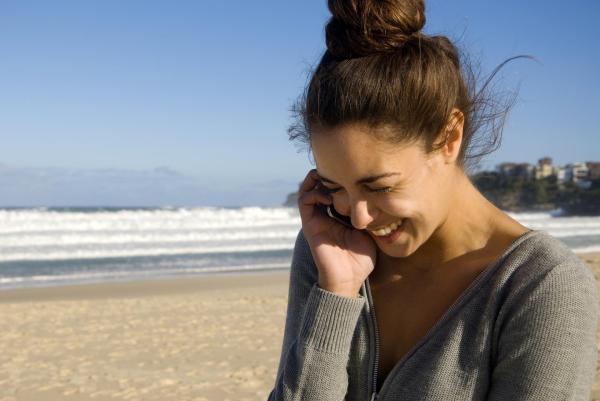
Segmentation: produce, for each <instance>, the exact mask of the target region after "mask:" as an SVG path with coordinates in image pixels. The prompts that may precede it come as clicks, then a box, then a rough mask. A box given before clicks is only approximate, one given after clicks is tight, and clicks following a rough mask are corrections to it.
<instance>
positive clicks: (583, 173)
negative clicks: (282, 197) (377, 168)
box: [283, 157, 600, 216]
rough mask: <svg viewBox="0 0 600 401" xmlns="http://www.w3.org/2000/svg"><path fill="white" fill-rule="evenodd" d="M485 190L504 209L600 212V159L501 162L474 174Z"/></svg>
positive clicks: (294, 197) (293, 199) (291, 198)
mask: <svg viewBox="0 0 600 401" xmlns="http://www.w3.org/2000/svg"><path fill="white" fill-rule="evenodd" d="M470 178H471V181H472V182H473V184H474V185H475V186H476V187H477V188H478V189H479V190H480V191H481V193H482V194H483V195H484V196H485V197H486V198H487V199H489V200H490V201H491V202H492V203H494V204H495V205H496V206H497V207H499V208H500V209H502V210H506V211H512V212H527V211H550V210H557V209H561V210H562V213H563V214H564V215H570V216H600V162H596V161H588V162H578V163H569V164H566V165H564V166H555V165H553V164H552V158H550V157H544V158H542V159H539V160H538V162H537V164H530V163H511V162H507V163H501V164H499V165H497V166H496V169H495V170H490V171H479V172H477V173H475V174H473V175H471V176H470ZM297 201H298V194H297V192H293V193H290V194H289V195H288V196H287V199H286V201H285V202H284V204H283V205H284V206H296V205H297Z"/></svg>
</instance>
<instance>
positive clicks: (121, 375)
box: [0, 253, 600, 401]
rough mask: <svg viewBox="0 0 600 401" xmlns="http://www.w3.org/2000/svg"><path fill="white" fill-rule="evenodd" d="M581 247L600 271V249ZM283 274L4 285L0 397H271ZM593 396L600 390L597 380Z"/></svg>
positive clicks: (16, 400)
mask: <svg viewBox="0 0 600 401" xmlns="http://www.w3.org/2000/svg"><path fill="white" fill-rule="evenodd" d="M580 256H581V257H582V259H583V260H585V261H586V262H587V263H588V265H589V266H590V267H592V269H593V270H594V274H595V275H596V278H597V279H598V280H600V253H598V254H584V255H580ZM288 279H289V274H288V273H287V272H268V273H254V274H245V275H243V274H235V275H234V274H228V275H219V276H207V277H194V278H181V279H161V280H147V281H139V282H128V283H105V284H86V285H77V286H62V287H50V288H36V289H19V290H3V291H0V316H1V317H2V319H1V320H0V350H1V351H2V352H0V401H34V400H35V401H40V400H43V401H55V400H78V401H79V400H81V401H87V400H144V401H146V400H148V401H151V400H161V401H186V400H195V401H200V400H204V401H227V400H231V401H243V400H264V401H266V399H267V396H268V394H269V392H270V390H271V388H272V386H273V383H274V380H275V374H276V371H277V364H278V362H279V353H280V347H281V342H282V339H283V329H284V325H285V309H286V304H287V290H288V289H287V285H288ZM599 282H600V281H599ZM599 338H600V337H599ZM592 395H593V399H598V400H600V384H599V382H598V380H597V381H596V384H595V386H594V389H593V392H592Z"/></svg>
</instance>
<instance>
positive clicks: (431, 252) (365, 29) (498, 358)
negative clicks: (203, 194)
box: [269, 0, 598, 401]
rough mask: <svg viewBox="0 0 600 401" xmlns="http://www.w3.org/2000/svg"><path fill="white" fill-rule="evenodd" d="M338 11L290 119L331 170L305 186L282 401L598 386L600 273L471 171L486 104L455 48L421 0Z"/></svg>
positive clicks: (569, 390)
mask: <svg viewBox="0 0 600 401" xmlns="http://www.w3.org/2000/svg"><path fill="white" fill-rule="evenodd" d="M329 9H330V11H331V12H332V14H333V17H332V18H331V20H330V21H329V23H328V25H327V28H326V40H327V48H328V49H327V51H326V52H325V54H324V55H323V57H322V59H321V61H320V63H319V65H318V67H317V68H316V70H315V71H314V73H313V75H312V77H311V80H310V83H309V85H308V87H307V90H306V93H305V94H304V96H303V98H302V100H301V103H300V105H299V107H298V109H297V111H298V112H299V115H300V117H301V118H302V124H300V125H298V126H295V127H293V128H292V129H291V131H290V133H291V138H292V139H301V140H304V141H306V142H307V143H308V144H309V146H310V150H312V153H313V154H314V159H315V163H316V167H317V168H316V169H315V170H311V171H310V172H309V173H308V175H307V176H306V178H305V180H304V182H303V183H302V184H301V186H300V190H299V195H300V196H299V200H298V204H299V209H300V215H301V219H302V230H301V231H300V233H299V234H298V237H297V240H296V245H295V249H294V255H293V260H292V266H291V274H290V287H289V299H288V310H287V318H286V324H285V334H284V340H283V347H282V351H281V359H280V362H279V369H278V373H277V379H276V382H275V385H274V388H273V390H272V391H271V393H270V395H269V400H270V401H274V400H340V401H341V400H346V401H349V400H373V399H377V400H379V401H384V400H385V401H388V400H389V401H391V400H436V401H438V400H587V399H589V394H590V390H591V386H592V383H593V380H594V374H595V366H596V356H597V351H596V337H595V332H596V324H597V314H598V309H597V300H598V297H597V292H596V291H597V290H596V282H595V280H594V277H593V275H592V273H591V271H590V269H589V268H587V266H585V265H584V264H583V263H582V262H581V260H580V259H579V258H578V257H577V256H576V255H574V254H573V253H572V252H571V251H570V250H569V249H568V248H566V247H565V246H564V245H563V244H562V243H561V242H559V241H558V240H556V239H554V238H553V237H551V236H549V235H548V234H546V233H544V232H541V231H535V230H530V229H528V228H527V227H525V226H523V225H521V224H519V223H518V222H517V221H515V220H514V219H512V218H511V217H510V216H508V215H507V214H505V213H504V212H502V211H501V210H499V209H498V208H496V207H495V206H494V205H492V204H491V203H490V202H488V201H487V200H486V199H485V197H483V196H482V195H481V194H480V193H479V192H478V191H477V189H476V188H475V187H474V186H473V185H472V183H471V182H470V180H469V178H468V176H467V174H466V172H465V170H466V168H465V166H466V165H467V162H469V161H470V160H472V159H473V157H475V156H478V155H476V154H474V153H477V152H476V151H475V152H474V151H473V149H474V148H475V146H474V144H475V143H480V142H477V141H476V140H475V139H474V133H475V131H477V128H478V127H480V126H481V122H482V120H485V118H487V117H489V114H486V110H485V107H486V106H489V104H490V103H489V101H488V99H483V97H482V93H484V92H482V91H479V92H475V91H473V90H472V87H473V86H472V85H471V84H470V83H469V82H467V78H468V76H467V77H465V76H464V73H461V63H460V60H459V55H458V52H457V50H456V48H455V47H454V45H453V44H452V43H451V42H450V41H449V40H448V39H447V38H445V37H443V36H433V37H431V36H427V35H424V34H423V33H421V29H422V27H423V25H424V23H425V15H424V4H423V2H422V1H418V0H404V1H400V0H396V1H393V0H388V1H382V0H379V1H377V0H371V1H369V0H362V1H360V0H340V1H334V0H330V1H329ZM492 76H493V75H492ZM484 86H485V85H484ZM488 111H489V110H488ZM492 114H493V112H492ZM499 115H500V117H501V116H502V114H499ZM496 128H498V126H496ZM495 132H496V134H498V133H499V131H498V130H497V131H495ZM497 139H498V137H495V138H494V139H493V140H492V145H493V144H495V143H496V142H497ZM482 153H485V151H484V152H479V155H481V154H482ZM321 205H328V206H332V207H333V208H335V209H336V210H337V211H338V212H339V213H340V214H342V215H345V216H348V217H349V218H350V221H351V226H350V227H349V226H345V225H343V224H341V223H339V222H338V221H336V220H334V219H332V218H330V217H329V216H328V215H327V214H326V213H325V212H324V211H323V206H321Z"/></svg>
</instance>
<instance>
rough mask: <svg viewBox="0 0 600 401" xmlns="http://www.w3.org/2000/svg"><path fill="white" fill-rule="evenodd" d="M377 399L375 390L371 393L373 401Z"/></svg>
mask: <svg viewBox="0 0 600 401" xmlns="http://www.w3.org/2000/svg"><path fill="white" fill-rule="evenodd" d="M375 400H377V393H376V392H374V393H373V394H371V401H375Z"/></svg>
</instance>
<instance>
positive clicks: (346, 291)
mask: <svg viewBox="0 0 600 401" xmlns="http://www.w3.org/2000/svg"><path fill="white" fill-rule="evenodd" d="M317 286H318V287H319V288H321V289H322V290H325V291H329V292H331V293H333V294H335V295H339V296H342V297H348V298H358V295H359V294H358V292H359V291H358V290H357V289H353V288H347V287H336V286H330V285H327V284H325V283H321V282H318V283H317Z"/></svg>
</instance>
